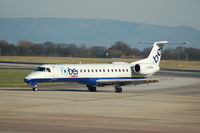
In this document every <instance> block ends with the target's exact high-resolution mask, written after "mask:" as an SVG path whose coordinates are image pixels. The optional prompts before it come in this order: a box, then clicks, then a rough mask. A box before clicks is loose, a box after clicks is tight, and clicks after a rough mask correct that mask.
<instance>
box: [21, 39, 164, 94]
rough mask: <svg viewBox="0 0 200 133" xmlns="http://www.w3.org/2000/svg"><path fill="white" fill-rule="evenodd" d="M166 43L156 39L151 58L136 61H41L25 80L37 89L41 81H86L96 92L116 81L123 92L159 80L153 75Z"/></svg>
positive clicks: (117, 89) (117, 87)
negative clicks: (93, 62) (132, 86)
mask: <svg viewBox="0 0 200 133" xmlns="http://www.w3.org/2000/svg"><path fill="white" fill-rule="evenodd" d="M143 43H144V42H143ZM165 44H168V41H158V42H154V43H153V47H152V49H151V52H150V54H149V56H148V57H147V58H145V59H142V60H138V61H135V62H132V63H127V62H112V63H109V64H45V65H41V66H39V67H37V68H36V69H35V70H34V71H33V72H31V73H30V74H29V75H28V76H27V77H25V79H24V82H26V83H27V84H30V85H32V86H33V88H32V89H33V91H37V90H38V83H41V82H77V83H80V84H85V85H86V86H87V88H88V91H90V92H95V91H96V87H104V86H106V85H113V86H114V92H116V93H121V92H122V87H121V86H125V85H129V84H134V85H137V84H148V83H154V82H158V81H159V78H149V77H150V76H151V75H153V74H154V73H156V72H157V71H159V70H160V67H159V63H160V59H161V55H162V48H163V46H164V45H165Z"/></svg>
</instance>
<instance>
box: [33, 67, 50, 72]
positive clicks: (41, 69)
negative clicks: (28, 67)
mask: <svg viewBox="0 0 200 133" xmlns="http://www.w3.org/2000/svg"><path fill="white" fill-rule="evenodd" d="M35 71H40V72H51V70H50V68H45V67H37V68H36V69H35Z"/></svg>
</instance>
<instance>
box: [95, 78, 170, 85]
mask: <svg viewBox="0 0 200 133" xmlns="http://www.w3.org/2000/svg"><path fill="white" fill-rule="evenodd" d="M159 80H170V79H161V78H145V79H98V80H97V81H96V82H97V83H98V84H99V85H111V84H120V85H128V84H134V85H138V84H149V83H155V82H159Z"/></svg>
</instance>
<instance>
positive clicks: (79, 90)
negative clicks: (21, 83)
mask: <svg viewBox="0 0 200 133" xmlns="http://www.w3.org/2000/svg"><path fill="white" fill-rule="evenodd" d="M0 91H32V89H9V88H8V89H0ZM38 91H66V92H88V90H81V89H39V90H38ZM96 92H113V91H109V90H97V91H96ZM91 93H92V92H91Z"/></svg>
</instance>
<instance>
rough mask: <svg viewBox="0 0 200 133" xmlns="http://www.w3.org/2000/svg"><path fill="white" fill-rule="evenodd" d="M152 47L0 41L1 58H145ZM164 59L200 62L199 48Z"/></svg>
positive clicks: (177, 51) (176, 51)
mask: <svg viewBox="0 0 200 133" xmlns="http://www.w3.org/2000/svg"><path fill="white" fill-rule="evenodd" d="M150 50H151V47H148V48H144V49H143V50H140V49H137V48H131V47H130V46H129V45H128V44H126V43H124V42H122V41H117V42H115V43H114V44H113V45H112V46H110V47H108V48H107V47H103V46H90V47H89V46H87V45H86V44H82V45H77V44H73V43H70V44H68V43H53V42H49V41H47V42H44V43H33V42H30V41H19V42H18V43H17V44H13V43H9V42H7V41H5V40H0V56H57V57H59V56H60V57H88V58H89V57H90V58H145V57H147V56H148V54H149V52H150ZM162 59H166V60H169V59H173V60H200V49H199V48H192V47H190V48H187V47H176V48H169V49H164V50H163V55H162Z"/></svg>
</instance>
